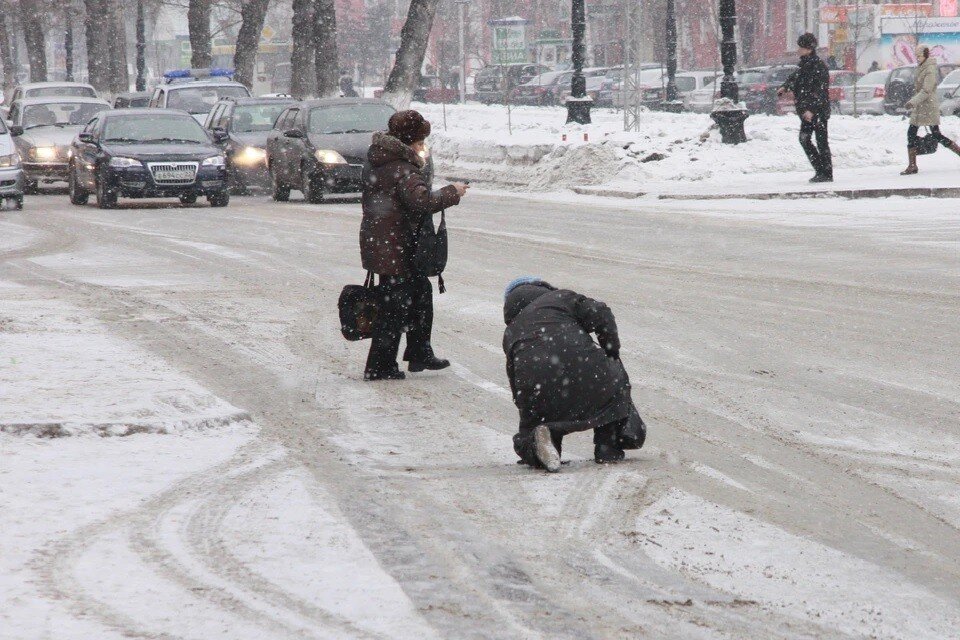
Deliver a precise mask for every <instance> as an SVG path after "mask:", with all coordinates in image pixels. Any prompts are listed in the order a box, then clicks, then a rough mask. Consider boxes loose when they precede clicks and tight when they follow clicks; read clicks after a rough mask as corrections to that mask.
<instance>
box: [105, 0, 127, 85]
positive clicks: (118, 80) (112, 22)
mask: <svg viewBox="0 0 960 640" xmlns="http://www.w3.org/2000/svg"><path fill="white" fill-rule="evenodd" d="M123 4H124V0H106V5H107V11H108V12H109V13H108V15H107V24H108V25H109V36H108V37H107V43H108V44H109V47H110V77H109V84H110V91H111V92H112V93H124V92H126V91H130V68H129V67H128V66H127V29H126V21H125V20H124V18H123Z"/></svg>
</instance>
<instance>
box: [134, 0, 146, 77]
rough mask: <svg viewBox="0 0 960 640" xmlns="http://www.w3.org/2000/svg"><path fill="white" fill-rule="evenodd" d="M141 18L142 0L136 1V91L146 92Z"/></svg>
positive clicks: (142, 20) (144, 31)
mask: <svg viewBox="0 0 960 640" xmlns="http://www.w3.org/2000/svg"><path fill="white" fill-rule="evenodd" d="M146 31H147V29H146V24H145V20H144V16H143V0H137V83H136V89H137V91H146V90H147V78H146V75H145V74H146V72H147V34H146Z"/></svg>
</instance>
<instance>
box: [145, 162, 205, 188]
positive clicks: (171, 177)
mask: <svg viewBox="0 0 960 640" xmlns="http://www.w3.org/2000/svg"><path fill="white" fill-rule="evenodd" d="M197 164H198V163H196V162H148V163H147V167H148V168H149V169H150V175H151V176H153V181H154V182H155V183H157V184H164V185H180V184H193V183H194V182H196V180H197Z"/></svg>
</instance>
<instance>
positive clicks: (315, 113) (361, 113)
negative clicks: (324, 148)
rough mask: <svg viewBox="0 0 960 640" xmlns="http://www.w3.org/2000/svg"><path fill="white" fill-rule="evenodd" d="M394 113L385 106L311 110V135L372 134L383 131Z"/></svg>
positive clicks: (332, 107)
mask: <svg viewBox="0 0 960 640" xmlns="http://www.w3.org/2000/svg"><path fill="white" fill-rule="evenodd" d="M393 113H394V111H393V108H392V107H390V106H389V105H385V104H342V105H340V104H338V105H333V106H329V107H314V108H313V109H311V110H310V133H319V134H323V135H333V134H337V133H372V132H374V131H382V130H383V129H385V128H386V126H387V120H389V119H390V116H392V115H393Z"/></svg>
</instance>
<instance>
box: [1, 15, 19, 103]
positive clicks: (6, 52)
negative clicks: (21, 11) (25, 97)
mask: <svg viewBox="0 0 960 640" xmlns="http://www.w3.org/2000/svg"><path fill="white" fill-rule="evenodd" d="M9 8H10V5H9V4H8V3H7V2H0V63H2V64H3V93H4V95H6V99H7V100H9V99H10V96H11V95H12V94H13V88H14V87H15V86H16V84H17V65H16V62H14V60H13V52H12V51H11V50H10V34H9V31H8V30H7V11H8V9H9Z"/></svg>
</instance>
